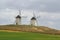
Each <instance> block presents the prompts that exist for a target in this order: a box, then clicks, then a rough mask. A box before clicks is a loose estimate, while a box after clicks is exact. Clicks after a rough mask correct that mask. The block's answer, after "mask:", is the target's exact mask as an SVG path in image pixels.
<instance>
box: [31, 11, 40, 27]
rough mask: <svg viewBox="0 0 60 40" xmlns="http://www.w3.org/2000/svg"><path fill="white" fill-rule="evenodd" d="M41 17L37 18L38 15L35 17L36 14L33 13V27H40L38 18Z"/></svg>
mask: <svg viewBox="0 0 60 40" xmlns="http://www.w3.org/2000/svg"><path fill="white" fill-rule="evenodd" d="M39 17H40V16H38V17H36V15H35V14H34V12H33V17H32V18H31V25H32V26H36V25H38V20H37V18H39Z"/></svg>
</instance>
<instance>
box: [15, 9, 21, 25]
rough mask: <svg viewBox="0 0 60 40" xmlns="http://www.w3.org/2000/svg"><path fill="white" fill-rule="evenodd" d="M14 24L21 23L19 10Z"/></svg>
mask: <svg viewBox="0 0 60 40" xmlns="http://www.w3.org/2000/svg"><path fill="white" fill-rule="evenodd" d="M16 25H21V10H19V15H17V16H16Z"/></svg>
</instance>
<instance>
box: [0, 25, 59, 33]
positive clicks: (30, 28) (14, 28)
mask: <svg viewBox="0 0 60 40" xmlns="http://www.w3.org/2000/svg"><path fill="white" fill-rule="evenodd" d="M0 30H11V31H19V32H20V31H23V32H35V33H44V34H60V30H56V29H52V28H48V27H45V26H31V25H4V26H0Z"/></svg>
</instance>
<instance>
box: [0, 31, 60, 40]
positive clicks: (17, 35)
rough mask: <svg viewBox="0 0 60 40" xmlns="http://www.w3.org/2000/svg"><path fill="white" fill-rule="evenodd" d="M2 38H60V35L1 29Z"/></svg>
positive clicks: (0, 39)
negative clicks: (3, 30)
mask: <svg viewBox="0 0 60 40" xmlns="http://www.w3.org/2000/svg"><path fill="white" fill-rule="evenodd" d="M0 40H60V35H49V34H41V33H31V32H2V31H0Z"/></svg>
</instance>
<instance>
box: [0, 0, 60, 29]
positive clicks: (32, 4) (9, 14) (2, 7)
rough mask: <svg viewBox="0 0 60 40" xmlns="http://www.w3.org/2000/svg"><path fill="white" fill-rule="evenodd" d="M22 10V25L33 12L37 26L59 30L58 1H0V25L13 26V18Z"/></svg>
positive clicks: (59, 14)
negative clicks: (36, 18)
mask: <svg viewBox="0 0 60 40" xmlns="http://www.w3.org/2000/svg"><path fill="white" fill-rule="evenodd" d="M19 9H22V11H21V13H22V16H28V17H27V18H23V19H24V20H22V23H25V24H27V23H29V21H30V18H31V17H32V16H33V14H32V13H33V12H32V11H33V10H34V12H35V15H36V16H40V18H38V24H39V25H43V26H47V27H50V28H55V29H60V0H0V24H11V23H12V24H14V23H15V17H16V16H17V15H18V14H19V11H18V10H19Z"/></svg>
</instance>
